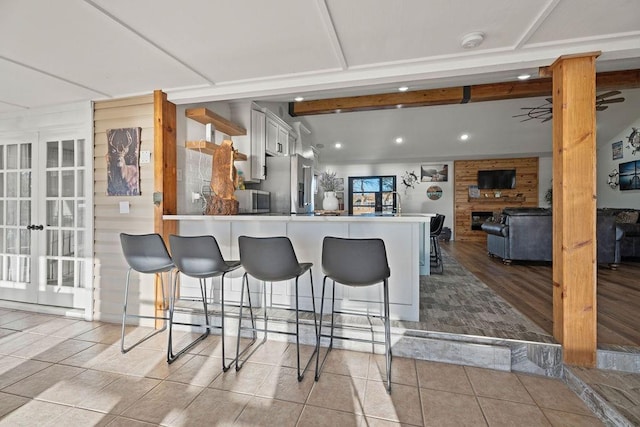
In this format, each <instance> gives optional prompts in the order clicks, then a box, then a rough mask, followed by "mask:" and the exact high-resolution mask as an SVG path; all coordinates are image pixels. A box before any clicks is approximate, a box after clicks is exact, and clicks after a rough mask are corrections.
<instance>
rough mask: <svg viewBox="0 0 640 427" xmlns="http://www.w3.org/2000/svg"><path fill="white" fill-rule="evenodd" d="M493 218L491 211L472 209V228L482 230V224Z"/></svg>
mask: <svg viewBox="0 0 640 427" xmlns="http://www.w3.org/2000/svg"><path fill="white" fill-rule="evenodd" d="M491 218H493V212H491V211H472V212H471V229H472V230H482V224H483V223H484V222H486V221H488V220H490V219H491Z"/></svg>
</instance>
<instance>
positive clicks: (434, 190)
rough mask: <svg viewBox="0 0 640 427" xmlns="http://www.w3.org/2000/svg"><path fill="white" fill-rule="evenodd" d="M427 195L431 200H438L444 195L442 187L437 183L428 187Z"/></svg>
mask: <svg viewBox="0 0 640 427" xmlns="http://www.w3.org/2000/svg"><path fill="white" fill-rule="evenodd" d="M427 197H428V198H429V199H430V200H438V199H439V198H440V197H442V188H440V187H439V186H437V185H432V186H431V187H429V188H427Z"/></svg>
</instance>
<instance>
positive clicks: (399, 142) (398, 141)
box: [396, 136, 404, 144]
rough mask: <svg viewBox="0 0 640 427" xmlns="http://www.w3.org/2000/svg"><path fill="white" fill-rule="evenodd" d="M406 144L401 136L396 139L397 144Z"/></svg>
mask: <svg viewBox="0 0 640 427" xmlns="http://www.w3.org/2000/svg"><path fill="white" fill-rule="evenodd" d="M403 142H404V139H402V137H401V136H399V137H397V138H396V144H402V143H403Z"/></svg>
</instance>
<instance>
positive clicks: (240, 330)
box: [235, 273, 266, 371]
mask: <svg viewBox="0 0 640 427" xmlns="http://www.w3.org/2000/svg"><path fill="white" fill-rule="evenodd" d="M245 284H246V285H247V303H248V305H249V316H250V318H251V329H252V330H253V339H252V340H251V342H250V343H249V344H247V346H246V347H245V348H244V349H243V350H242V352H240V333H241V332H242V308H243V307H244V289H245ZM257 339H258V334H257V332H256V322H255V319H254V317H253V308H252V306H251V291H250V290H249V278H248V276H247V273H244V274H243V275H242V290H241V291H240V312H239V314H238V339H237V341H236V360H235V364H236V371H239V370H240V368H242V366H243V365H244V363H242V364H240V356H242V355H244V354H245V353H246V352H247V350H249V348H250V347H251V346H252V345H253V344H254V343H255V342H256V340H257ZM265 340H266V338H265V339H264V340H263V341H262V342H264V341H265ZM254 351H255V350H254Z"/></svg>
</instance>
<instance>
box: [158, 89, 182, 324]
mask: <svg viewBox="0 0 640 427" xmlns="http://www.w3.org/2000/svg"><path fill="white" fill-rule="evenodd" d="M153 121H154V126H153V139H154V143H153V181H154V185H153V191H154V197H153V200H154V205H155V208H154V214H153V217H154V218H153V220H154V231H155V232H156V233H158V234H160V235H161V236H162V238H163V239H164V241H165V242H167V245H168V244H169V235H170V234H177V232H178V225H177V221H165V220H163V219H162V216H163V215H175V214H176V213H177V205H178V203H177V196H178V194H177V188H176V185H177V184H176V106H175V104H173V103H171V102H169V101H167V94H166V93H164V92H162V91H160V90H156V91H154V92H153ZM169 285H170V284H169V283H165V295H166V297H168V296H169V295H168V294H167V293H166V292H168V290H169V289H170V286H169ZM155 306H156V316H162V315H163V312H164V310H165V309H167V308H168V307H166V304H163V301H162V288H161V287H160V279H159V278H156V300H155ZM162 325H163V321H162V320H156V328H160V327H162Z"/></svg>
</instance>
